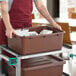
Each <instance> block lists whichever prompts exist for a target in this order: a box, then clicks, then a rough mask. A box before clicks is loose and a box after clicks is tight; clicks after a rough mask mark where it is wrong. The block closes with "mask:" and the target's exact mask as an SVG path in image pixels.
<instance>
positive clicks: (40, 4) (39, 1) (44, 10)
mask: <svg viewBox="0 0 76 76" xmlns="http://www.w3.org/2000/svg"><path fill="white" fill-rule="evenodd" d="M34 2H35V5H36V7H37V9H38V11H39V12H40V13H41V14H42V16H43V17H45V18H46V19H47V20H48V21H49V22H50V23H51V24H52V25H53V26H54V27H56V28H58V29H60V30H61V27H60V26H59V25H58V24H57V23H56V22H55V21H54V20H53V18H52V17H51V16H50V14H49V12H48V10H47V8H46V7H45V5H44V4H43V2H42V0H35V1H34Z"/></svg>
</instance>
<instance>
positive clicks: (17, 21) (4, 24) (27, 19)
mask: <svg viewBox="0 0 76 76" xmlns="http://www.w3.org/2000/svg"><path fill="white" fill-rule="evenodd" d="M34 2H35V5H36V7H37V9H38V10H39V12H40V13H41V14H42V15H43V16H44V17H45V18H46V19H47V20H48V21H49V22H50V23H51V24H52V25H53V26H54V27H55V28H58V29H60V30H61V27H60V26H59V25H58V24H56V22H55V21H54V20H53V19H52V17H51V16H50V14H49V13H48V11H47V9H46V8H45V6H44V5H43V2H42V0H34ZM32 3H33V1H32V0H0V4H1V11H2V12H1V13H2V19H1V21H0V45H2V44H7V37H8V38H12V35H13V34H15V29H18V28H23V27H31V26H32ZM3 54H5V55H8V56H9V54H8V53H6V52H5V51H3ZM2 65H3V66H4V68H2V69H3V71H4V72H5V73H7V69H6V66H7V65H6V63H5V62H4V61H3V63H2Z"/></svg>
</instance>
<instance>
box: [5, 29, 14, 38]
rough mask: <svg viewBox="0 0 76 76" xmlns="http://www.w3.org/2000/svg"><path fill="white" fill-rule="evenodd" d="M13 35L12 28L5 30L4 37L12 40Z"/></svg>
mask: <svg viewBox="0 0 76 76" xmlns="http://www.w3.org/2000/svg"><path fill="white" fill-rule="evenodd" d="M13 34H14V35H15V30H14V29H13V28H9V29H6V36H7V37H8V38H12V37H13Z"/></svg>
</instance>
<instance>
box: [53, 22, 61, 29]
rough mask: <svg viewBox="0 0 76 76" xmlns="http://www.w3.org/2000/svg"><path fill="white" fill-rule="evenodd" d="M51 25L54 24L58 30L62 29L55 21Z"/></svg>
mask: <svg viewBox="0 0 76 76" xmlns="http://www.w3.org/2000/svg"><path fill="white" fill-rule="evenodd" d="M53 26H54V27H55V28H57V29H59V30H62V28H61V26H60V25H58V24H57V23H53Z"/></svg>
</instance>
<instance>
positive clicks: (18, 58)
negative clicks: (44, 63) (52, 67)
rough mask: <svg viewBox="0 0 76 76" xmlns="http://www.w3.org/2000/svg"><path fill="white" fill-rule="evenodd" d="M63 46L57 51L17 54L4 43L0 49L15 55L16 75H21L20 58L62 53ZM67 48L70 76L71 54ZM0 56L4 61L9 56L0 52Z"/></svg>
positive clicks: (7, 59)
mask: <svg viewBox="0 0 76 76" xmlns="http://www.w3.org/2000/svg"><path fill="white" fill-rule="evenodd" d="M64 48H67V47H64V46H63V47H62V50H57V51H53V52H44V53H37V54H30V55H19V54H18V53H16V52H14V51H12V50H11V49H9V48H8V47H7V46H6V45H1V46H0V51H1V52H2V50H5V51H6V52H8V53H10V54H12V55H14V56H16V58H17V64H16V65H15V67H16V76H21V60H22V59H28V58H33V57H39V56H45V55H54V54H59V53H63V51H64ZM67 49H68V51H67V52H68V56H69V58H70V60H69V66H70V67H69V69H70V74H69V75H70V76H72V63H71V62H72V58H71V57H70V54H71V50H72V49H71V48H67ZM0 57H1V58H3V59H5V60H6V61H9V57H7V56H5V55H3V54H2V53H0Z"/></svg>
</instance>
